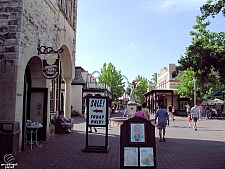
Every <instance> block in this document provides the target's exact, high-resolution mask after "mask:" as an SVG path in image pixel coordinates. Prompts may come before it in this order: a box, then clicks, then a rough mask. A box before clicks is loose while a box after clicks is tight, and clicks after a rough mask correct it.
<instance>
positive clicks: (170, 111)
mask: <svg viewBox="0 0 225 169" xmlns="http://www.w3.org/2000/svg"><path fill="white" fill-rule="evenodd" d="M168 111H169V116H171V118H172V119H173V121H174V120H175V118H174V114H173V105H172V104H170V105H169V107H168Z"/></svg>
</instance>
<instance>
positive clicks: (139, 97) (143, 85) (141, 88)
mask: <svg viewBox="0 0 225 169" xmlns="http://www.w3.org/2000/svg"><path fill="white" fill-rule="evenodd" d="M135 81H137V82H140V83H139V84H138V86H137V87H136V88H135V89H134V96H135V99H136V102H137V103H143V102H145V97H144V95H143V94H144V93H146V92H147V89H148V80H147V79H146V78H144V77H142V76H140V75H138V76H137V77H136V79H135Z"/></svg>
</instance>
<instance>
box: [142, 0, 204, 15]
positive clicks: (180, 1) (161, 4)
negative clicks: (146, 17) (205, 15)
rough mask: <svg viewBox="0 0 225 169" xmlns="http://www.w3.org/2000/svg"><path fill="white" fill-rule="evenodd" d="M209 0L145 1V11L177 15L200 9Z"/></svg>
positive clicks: (143, 6) (143, 5) (143, 4)
mask: <svg viewBox="0 0 225 169" xmlns="http://www.w3.org/2000/svg"><path fill="white" fill-rule="evenodd" d="M206 1H207V0H143V1H142V2H141V7H142V8H143V9H148V10H155V11H157V12H160V13H168V12H173V13H177V12H180V11H186V10H192V9H194V10H196V9H199V8H200V7H201V6H202V5H203V4H205V3H206Z"/></svg>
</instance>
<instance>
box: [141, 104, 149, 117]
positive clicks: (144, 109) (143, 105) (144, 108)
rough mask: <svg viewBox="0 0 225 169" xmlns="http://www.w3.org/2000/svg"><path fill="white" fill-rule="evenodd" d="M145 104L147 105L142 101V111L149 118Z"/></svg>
mask: <svg viewBox="0 0 225 169" xmlns="http://www.w3.org/2000/svg"><path fill="white" fill-rule="evenodd" d="M146 106H147V104H146V103H145V102H144V103H142V111H143V112H145V114H146V116H147V117H148V119H150V113H149V110H148V109H147V108H146Z"/></svg>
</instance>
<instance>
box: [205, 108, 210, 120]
mask: <svg viewBox="0 0 225 169" xmlns="http://www.w3.org/2000/svg"><path fill="white" fill-rule="evenodd" d="M205 114H206V116H205V119H209V118H211V109H210V107H209V106H206V108H205Z"/></svg>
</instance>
